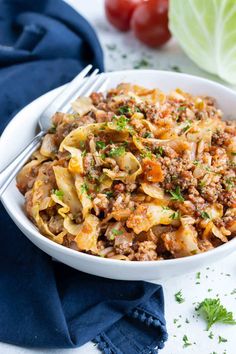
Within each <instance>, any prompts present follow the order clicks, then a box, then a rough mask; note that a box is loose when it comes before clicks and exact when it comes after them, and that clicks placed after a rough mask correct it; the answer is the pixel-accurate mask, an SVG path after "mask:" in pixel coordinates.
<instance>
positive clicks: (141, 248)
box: [134, 241, 158, 261]
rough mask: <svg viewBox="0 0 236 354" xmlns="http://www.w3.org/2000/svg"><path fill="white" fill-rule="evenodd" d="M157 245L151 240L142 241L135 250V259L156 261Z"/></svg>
mask: <svg viewBox="0 0 236 354" xmlns="http://www.w3.org/2000/svg"><path fill="white" fill-rule="evenodd" d="M156 248H157V246H156V244H155V243H154V242H153V241H144V242H140V243H139V244H138V250H137V252H135V256H134V257H135V260H137V261H156V260H157V259H158V256H157V250H156Z"/></svg>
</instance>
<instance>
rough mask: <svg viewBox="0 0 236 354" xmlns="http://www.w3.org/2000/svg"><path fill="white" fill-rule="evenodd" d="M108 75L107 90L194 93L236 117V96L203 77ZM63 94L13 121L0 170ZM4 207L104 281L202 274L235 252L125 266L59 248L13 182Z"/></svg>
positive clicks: (60, 256) (36, 237)
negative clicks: (30, 214)
mask: <svg viewBox="0 0 236 354" xmlns="http://www.w3.org/2000/svg"><path fill="white" fill-rule="evenodd" d="M105 75H106V76H108V77H109V78H110V82H109V87H115V86H116V85H117V84H119V83H120V82H131V83H137V84H141V85H144V86H147V87H158V88H160V89H161V90H163V91H165V92H168V91H170V90H172V89H175V88H177V87H180V88H182V89H183V90H186V91H187V92H190V93H192V94H200V95H209V96H212V97H215V98H216V100H217V103H218V106H219V107H220V108H221V109H222V110H223V112H224V114H225V118H231V119H232V115H233V114H234V112H236V93H235V92H234V91H232V90H230V89H228V88H226V87H224V86H222V85H220V84H218V83H215V82H211V81H209V80H205V79H202V78H199V77H195V76H190V75H186V74H180V73H173V72H167V71H156V70H138V71H135V70H132V71H119V72H113V73H106V74H105ZM60 90H61V87H59V88H57V89H55V90H53V91H50V92H48V93H46V94H45V95H43V96H41V97H39V98H38V99H37V100H35V101H33V102H32V103H30V104H29V105H28V106H26V107H25V108H24V109H22V110H21V111H20V112H19V113H18V114H17V115H16V116H15V118H14V119H12V121H11V122H10V124H9V125H8V126H7V128H6V129H5V130H4V132H3V134H2V137H1V140H0V151H1V152H4V156H2V157H1V164H0V170H1V169H2V168H3V167H4V166H5V165H6V164H7V162H8V161H10V160H11V159H12V158H13V157H14V156H15V155H16V153H17V152H18V151H20V149H21V148H23V147H24V146H25V144H26V143H27V142H28V141H29V140H30V139H31V138H32V137H33V136H34V134H35V130H36V125H37V118H38V116H39V114H40V112H42V111H43V109H44V108H45V107H46V105H48V104H49V103H50V101H51V100H52V98H53V97H54V96H55V95H56V94H58V92H59V91H60ZM235 115H236V114H235ZM2 155H3V154H2ZM2 202H3V205H4V206H5V208H6V210H7V212H8V213H9V215H10V216H11V218H12V219H13V221H14V222H15V223H16V225H17V226H18V227H19V229H20V230H21V231H22V232H23V233H24V234H25V235H26V236H27V237H28V238H29V240H31V241H32V242H33V243H34V244H35V245H36V246H38V247H39V248H40V249H41V250H43V251H44V252H46V253H48V254H49V255H51V256H52V257H54V258H56V259H57V260H59V261H61V262H63V263H65V264H67V265H69V266H71V267H73V268H75V269H78V270H81V271H83V272H87V273H91V274H95V275H98V276H102V277H107V278H112V279H123V280H154V279H163V278H165V279H166V278H168V277H172V276H176V275H180V274H184V273H187V272H191V271H195V270H198V269H199V268H201V267H202V266H203V265H208V264H210V263H212V262H215V261H217V260H218V259H222V258H223V257H226V256H227V255H228V254H229V253H231V252H233V251H234V250H235V249H236V238H235V239H233V240H231V241H230V242H228V243H226V244H224V245H222V246H220V247H218V248H215V249H213V250H210V251H208V252H206V253H202V254H198V255H194V256H191V257H185V258H178V259H171V260H163V261H148V262H125V261H120V260H114V259H104V258H100V257H94V256H90V255H87V254H84V253H80V252H77V251H74V250H72V249H69V248H66V247H64V246H61V245H59V244H57V243H54V242H52V241H50V240H49V239H48V238H46V237H45V236H42V235H41V234H40V233H39V232H38V230H37V228H36V227H35V226H34V225H33V224H32V222H31V221H30V220H29V219H28V218H27V216H26V214H25V212H24V207H23V204H24V197H23V196H22V195H21V194H20V192H19V191H18V190H17V188H16V185H15V181H13V182H12V183H11V185H10V186H9V187H8V189H7V190H6V191H5V193H4V194H3V196H2Z"/></svg>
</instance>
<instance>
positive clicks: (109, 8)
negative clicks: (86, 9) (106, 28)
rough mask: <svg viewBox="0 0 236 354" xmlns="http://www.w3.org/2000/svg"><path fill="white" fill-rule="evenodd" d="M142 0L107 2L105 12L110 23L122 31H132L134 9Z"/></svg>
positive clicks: (106, 0)
mask: <svg viewBox="0 0 236 354" xmlns="http://www.w3.org/2000/svg"><path fill="white" fill-rule="evenodd" d="M141 2H142V0H105V12H106V16H107V18H108V20H109V22H110V23H111V24H112V25H113V26H114V27H116V28H118V29H119V30H121V31H128V30H129V29H130V20H131V16H132V13H133V12H134V9H135V8H136V6H137V5H138V4H140V3H141Z"/></svg>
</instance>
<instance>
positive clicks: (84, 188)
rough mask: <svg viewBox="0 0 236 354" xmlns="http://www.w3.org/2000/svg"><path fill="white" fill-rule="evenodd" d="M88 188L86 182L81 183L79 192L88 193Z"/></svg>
mask: <svg viewBox="0 0 236 354" xmlns="http://www.w3.org/2000/svg"><path fill="white" fill-rule="evenodd" d="M88 189H89V187H88V185H87V183H83V184H82V185H81V187H80V190H81V193H88Z"/></svg>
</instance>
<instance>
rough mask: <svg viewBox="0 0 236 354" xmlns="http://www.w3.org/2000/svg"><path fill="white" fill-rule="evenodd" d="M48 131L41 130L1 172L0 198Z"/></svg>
mask: <svg viewBox="0 0 236 354" xmlns="http://www.w3.org/2000/svg"><path fill="white" fill-rule="evenodd" d="M45 134H46V133H45V132H44V131H41V132H40V133H39V134H38V135H36V136H35V137H34V138H33V139H32V140H31V142H30V143H29V144H28V145H27V146H26V147H25V148H24V150H22V151H21V152H20V153H19V154H18V155H17V156H16V158H15V159H14V160H13V161H12V162H10V163H9V164H8V165H7V166H6V167H5V168H4V169H3V170H2V171H1V172H0V198H1V196H2V194H3V192H4V191H5V189H6V188H7V186H8V185H9V184H10V183H11V181H12V180H13V178H14V177H15V176H16V174H17V173H18V172H19V171H20V169H21V168H22V166H23V165H24V164H25V162H26V161H27V160H28V159H29V158H30V156H31V155H32V153H33V152H34V151H35V150H36V149H37V147H38V146H39V143H40V141H41V139H42V137H43V136H44V135H45Z"/></svg>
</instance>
